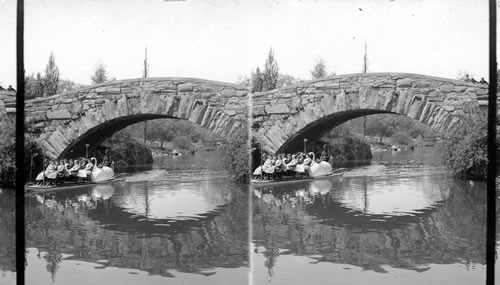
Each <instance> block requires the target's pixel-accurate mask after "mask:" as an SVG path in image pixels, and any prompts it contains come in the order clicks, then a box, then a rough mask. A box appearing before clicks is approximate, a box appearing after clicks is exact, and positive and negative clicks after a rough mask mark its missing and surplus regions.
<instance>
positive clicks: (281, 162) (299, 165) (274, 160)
mask: <svg viewBox="0 0 500 285" xmlns="http://www.w3.org/2000/svg"><path fill="white" fill-rule="evenodd" d="M262 161H264V163H263V164H262V165H261V166H259V167H257V168H256V169H255V171H254V172H253V175H254V178H255V179H269V180H272V179H273V178H275V177H278V178H281V177H282V175H291V176H295V175H296V174H303V175H307V174H308V173H307V169H309V167H310V166H311V162H312V158H311V157H310V155H309V154H308V153H302V152H299V153H296V154H278V155H276V154H274V155H269V156H266V155H264V156H263V159H262Z"/></svg>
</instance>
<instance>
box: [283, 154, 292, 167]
mask: <svg viewBox="0 0 500 285" xmlns="http://www.w3.org/2000/svg"><path fill="white" fill-rule="evenodd" d="M291 161H292V155H291V154H287V155H286V159H285V160H284V164H285V165H287V164H289V163H290V162H291Z"/></svg>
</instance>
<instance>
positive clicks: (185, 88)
mask: <svg viewBox="0 0 500 285" xmlns="http://www.w3.org/2000/svg"><path fill="white" fill-rule="evenodd" d="M193 87H194V84H192V83H184V84H179V85H178V86H177V90H178V91H179V92H191V91H193Z"/></svg>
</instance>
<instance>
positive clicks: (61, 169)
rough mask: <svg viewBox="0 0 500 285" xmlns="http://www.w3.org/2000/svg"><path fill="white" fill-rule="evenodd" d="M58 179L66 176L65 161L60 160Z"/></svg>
mask: <svg viewBox="0 0 500 285" xmlns="http://www.w3.org/2000/svg"><path fill="white" fill-rule="evenodd" d="M56 171H57V178H63V177H64V176H66V167H65V165H64V160H62V159H61V160H60V161H59V164H58V165H57V169H56Z"/></svg>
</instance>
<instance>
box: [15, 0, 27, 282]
mask: <svg viewBox="0 0 500 285" xmlns="http://www.w3.org/2000/svg"><path fill="white" fill-rule="evenodd" d="M16 15H17V18H16V65H17V66H16V77H17V78H16V81H17V85H16V87H17V93H16V148H15V149H16V156H17V159H16V169H17V171H16V195H15V205H16V208H15V211H16V218H15V220H16V249H15V250H16V272H17V273H16V279H17V280H16V283H17V284H24V281H25V278H24V273H25V260H26V251H25V250H26V249H25V240H26V233H25V226H24V224H25V220H24V217H25V209H24V195H23V193H24V171H23V170H24V155H25V153H24V114H25V112H24V105H25V104H24V98H25V96H24V95H25V89H24V87H25V86H24V78H25V77H24V76H25V74H24V0H18V1H17V10H16Z"/></svg>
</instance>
